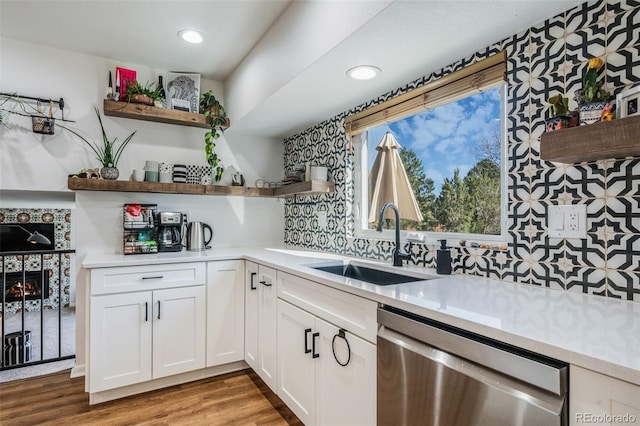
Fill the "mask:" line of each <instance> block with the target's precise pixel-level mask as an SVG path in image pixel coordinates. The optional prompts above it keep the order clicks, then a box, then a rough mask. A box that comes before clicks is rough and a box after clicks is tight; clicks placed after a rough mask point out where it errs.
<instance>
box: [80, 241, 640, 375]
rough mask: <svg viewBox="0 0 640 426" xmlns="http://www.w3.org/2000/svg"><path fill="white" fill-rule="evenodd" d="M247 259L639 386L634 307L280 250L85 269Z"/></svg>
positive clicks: (639, 327)
mask: <svg viewBox="0 0 640 426" xmlns="http://www.w3.org/2000/svg"><path fill="white" fill-rule="evenodd" d="M229 259H247V260H250V261H254V262H256V263H260V264H263V265H266V266H270V267H273V268H275V269H278V270H281V271H284V272H287V273H290V274H293V275H297V276H300V277H303V278H307V279H310V280H313V281H316V282H319V283H321V284H325V285H327V286H330V287H334V288H336V289H339V290H342V291H346V292H349V293H352V294H356V295H358V296H361V297H365V298H367V299H371V300H375V301H377V302H379V303H383V304H387V305H391V306H395V307H397V308H400V309H404V310H406V311H409V312H413V313H415V314H418V315H422V316H424V317H427V318H430V319H433V320H436V321H440V322H443V323H446V324H449V325H452V326H455V327H459V328H462V329H465V330H468V331H471V332H474V333H477V334H480V335H483V336H486V337H489V338H492V339H496V340H499V341H502V342H505V343H508V344H511V345H514V346H518V347H521V348H524V349H527V350H530V351H533V352H537V353H541V354H543V355H546V356H549V357H552V358H556V359H559V360H562V361H565V362H568V363H571V364H575V365H578V366H581V367H584V368H587V369H590V370H593V371H598V372H600V373H603V374H606V375H609V376H612V377H615V378H618V379H621V380H625V381H628V382H631V383H634V384H636V385H640V303H633V302H627V301H621V300H616V299H612V298H605V297H601V296H591V295H585V294H578V293H571V292H563V291H557V290H549V289H545V288H541V287H536V286H530V285H523V284H515V283H510V282H504V281H498V280H491V279H487V278H482V277H477V276H471V275H459V274H456V275H448V276H442V275H436V274H435V271H434V270H432V269H424V268H418V267H402V268H394V267H392V266H390V265H388V264H387V263H382V262H374V261H368V260H363V259H355V258H349V257H346V256H340V255H335V254H330V253H322V252H313V251H303V250H295V249H286V248H253V247H234V248H220V249H214V250H206V251H204V252H180V253H159V254H152V255H128V256H124V255H118V254H112V255H108V254H107V255H105V254H89V255H87V256H86V257H85V259H84V260H83V262H82V267H83V268H88V269H91V268H106V267H120V266H132V265H152V264H162V263H182V262H202V261H211V260H229ZM345 259H348V260H357V261H358V262H364V263H371V264H373V265H377V266H379V265H384V267H385V268H386V269H388V270H389V271H393V272H396V273H402V274H406V275H414V276H423V277H425V278H429V279H426V280H421V281H415V282H411V283H405V284H396V285H390V286H376V285H374V284H369V283H365V282H363V281H359V280H354V279H350V278H344V277H341V276H338V275H334V274H331V273H328V272H323V271H319V270H316V269H312V268H310V267H309V266H307V265H314V264H321V263H328V262H336V261H340V260H345Z"/></svg>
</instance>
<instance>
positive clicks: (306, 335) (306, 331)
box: [304, 328, 311, 354]
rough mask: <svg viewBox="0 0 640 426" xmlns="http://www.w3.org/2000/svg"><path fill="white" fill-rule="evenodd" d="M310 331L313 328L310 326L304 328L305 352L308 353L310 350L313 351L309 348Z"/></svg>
mask: <svg viewBox="0 0 640 426" xmlns="http://www.w3.org/2000/svg"><path fill="white" fill-rule="evenodd" d="M309 333H311V329H310V328H306V329H305V330H304V353H305V354H308V353H309V352H311V349H309V345H308V342H309Z"/></svg>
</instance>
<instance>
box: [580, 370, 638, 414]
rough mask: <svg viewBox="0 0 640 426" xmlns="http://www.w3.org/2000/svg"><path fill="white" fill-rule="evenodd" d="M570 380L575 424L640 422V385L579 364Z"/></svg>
mask: <svg viewBox="0 0 640 426" xmlns="http://www.w3.org/2000/svg"><path fill="white" fill-rule="evenodd" d="M569 378H570V380H569V410H570V414H569V421H570V424H571V425H576V426H577V425H581V424H588V423H591V424H598V425H615V424H629V423H630V424H634V423H636V422H640V386H637V385H634V384H631V383H628V382H625V381H622V380H618V379H614V378H612V377H609V376H605V375H603V374H600V373H596V372H594V371H590V370H587V369H584V368H581V367H578V366H575V365H571V366H570V368H569Z"/></svg>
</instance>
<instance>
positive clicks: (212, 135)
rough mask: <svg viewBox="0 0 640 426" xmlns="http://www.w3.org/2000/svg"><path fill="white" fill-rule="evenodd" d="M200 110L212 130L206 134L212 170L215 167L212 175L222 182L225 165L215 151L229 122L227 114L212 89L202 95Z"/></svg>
mask: <svg viewBox="0 0 640 426" xmlns="http://www.w3.org/2000/svg"><path fill="white" fill-rule="evenodd" d="M200 110H201V111H202V113H203V114H204V115H205V117H207V119H208V120H209V123H210V125H211V130H209V131H208V132H207V133H205V134H204V152H205V156H206V159H207V163H208V164H209V165H210V166H211V170H212V171H213V170H214V169H215V175H214V176H212V177H213V179H214V180H215V182H220V179H222V173H223V172H224V167H223V166H222V165H221V164H220V158H219V157H218V154H216V152H215V148H216V143H215V141H217V140H218V138H219V137H220V134H221V133H222V126H224V125H226V124H227V114H226V112H225V110H224V107H223V106H222V104H221V103H220V102H219V101H218V100H217V99H216V97H215V96H213V93H212V92H211V90H209V91H207V92H205V93H203V94H202V95H200Z"/></svg>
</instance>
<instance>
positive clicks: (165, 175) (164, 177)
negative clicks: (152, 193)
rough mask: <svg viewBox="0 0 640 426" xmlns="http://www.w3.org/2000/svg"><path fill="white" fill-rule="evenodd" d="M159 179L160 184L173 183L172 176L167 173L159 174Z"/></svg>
mask: <svg viewBox="0 0 640 426" xmlns="http://www.w3.org/2000/svg"><path fill="white" fill-rule="evenodd" d="M159 178H160V182H163V183H172V182H173V174H172V173H169V172H160V174H159Z"/></svg>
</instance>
